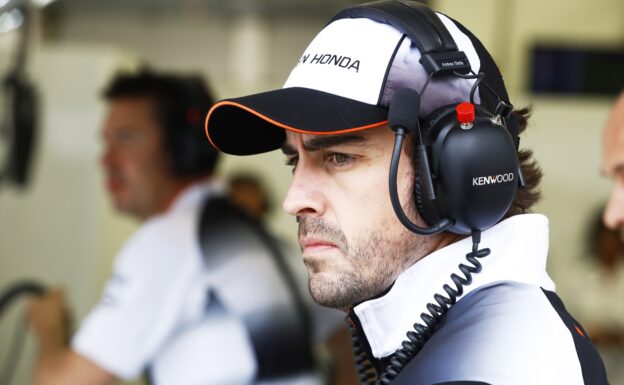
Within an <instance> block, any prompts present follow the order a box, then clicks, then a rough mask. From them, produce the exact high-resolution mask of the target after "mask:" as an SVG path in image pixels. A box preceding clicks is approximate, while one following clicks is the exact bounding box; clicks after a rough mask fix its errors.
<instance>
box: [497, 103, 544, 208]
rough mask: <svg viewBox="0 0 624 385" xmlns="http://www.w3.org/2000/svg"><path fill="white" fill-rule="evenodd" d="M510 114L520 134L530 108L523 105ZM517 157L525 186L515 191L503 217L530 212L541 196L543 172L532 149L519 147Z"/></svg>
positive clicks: (528, 115) (526, 121)
mask: <svg viewBox="0 0 624 385" xmlns="http://www.w3.org/2000/svg"><path fill="white" fill-rule="evenodd" d="M512 114H513V116H514V117H515V119H516V121H517V122H518V135H520V134H522V133H523V132H524V131H525V130H526V128H527V125H528V121H529V117H530V116H531V109H530V108H529V107H525V108H523V109H521V110H515V111H514V112H512ZM518 159H519V160H520V168H521V169H522V176H524V181H525V182H526V186H525V187H524V188H519V189H518V190H517V191H516V196H515V197H514V200H513V202H512V203H511V207H510V208H509V210H508V211H507V213H506V214H505V216H504V217H503V218H509V217H511V216H513V215H518V214H524V213H527V212H530V211H531V207H533V205H534V204H536V203H537V202H539V200H540V199H541V198H542V192H541V190H540V188H539V184H540V182H541V181H542V176H543V173H542V169H541V168H540V167H539V164H538V163H537V161H536V160H535V158H533V151H532V150H529V149H526V148H524V149H520V150H519V151H518Z"/></svg>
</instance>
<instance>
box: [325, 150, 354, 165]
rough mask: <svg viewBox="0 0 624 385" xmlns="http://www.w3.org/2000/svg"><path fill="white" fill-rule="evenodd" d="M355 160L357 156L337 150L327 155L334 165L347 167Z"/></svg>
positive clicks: (329, 161)
mask: <svg viewBox="0 0 624 385" xmlns="http://www.w3.org/2000/svg"><path fill="white" fill-rule="evenodd" d="M354 161H355V157H354V156H351V155H347V154H342V153H339V152H335V153H332V154H329V155H328V156H327V162H328V163H329V164H330V165H332V166H334V167H345V166H348V165H350V164H351V163H353V162H354Z"/></svg>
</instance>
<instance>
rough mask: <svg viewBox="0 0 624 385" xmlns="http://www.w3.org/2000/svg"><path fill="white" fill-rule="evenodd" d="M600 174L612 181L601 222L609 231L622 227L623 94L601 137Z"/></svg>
mask: <svg viewBox="0 0 624 385" xmlns="http://www.w3.org/2000/svg"><path fill="white" fill-rule="evenodd" d="M602 150H603V152H602V172H603V173H604V174H605V175H607V176H608V177H609V178H611V179H613V189H612V190H611V196H610V197H609V201H608V203H607V207H606V208H605V211H604V215H603V220H604V223H605V225H606V226H607V227H608V228H610V229H618V230H622V228H623V227H624V92H622V93H621V94H620V96H619V98H618V99H617V101H616V102H615V104H614V106H613V109H612V110H611V114H610V115H609V118H608V120H607V123H606V125H605V127H604V131H603V136H602Z"/></svg>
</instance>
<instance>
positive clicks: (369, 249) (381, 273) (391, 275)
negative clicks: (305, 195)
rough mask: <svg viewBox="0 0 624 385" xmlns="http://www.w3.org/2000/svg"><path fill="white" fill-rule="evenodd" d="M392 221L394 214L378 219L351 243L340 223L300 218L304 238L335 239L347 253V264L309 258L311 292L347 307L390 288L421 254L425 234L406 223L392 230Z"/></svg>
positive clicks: (316, 297)
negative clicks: (416, 231) (419, 234)
mask: <svg viewBox="0 0 624 385" xmlns="http://www.w3.org/2000/svg"><path fill="white" fill-rule="evenodd" d="M409 209H410V210H409V211H411V210H412V208H411V207H410V208H409ZM391 220H394V221H396V219H395V218H394V217H393V218H391V219H386V220H384V221H381V222H378V223H377V226H376V228H375V229H371V230H370V231H369V232H368V234H366V235H365V236H362V237H361V238H358V239H355V240H352V241H350V242H347V240H346V238H345V236H344V233H343V232H342V231H341V230H340V229H339V228H337V226H335V225H333V224H331V223H329V222H327V221H325V220H323V219H321V218H312V217H302V218H300V219H299V236H300V237H301V236H303V235H314V236H315V237H320V238H322V239H324V240H327V241H329V242H332V243H334V244H335V245H336V246H337V247H338V249H339V250H340V252H341V254H342V255H343V256H344V257H343V258H344V261H340V262H344V263H336V264H331V265H330V266H325V265H324V264H318V263H317V262H316V261H315V260H314V259H312V260H305V264H306V266H307V268H308V270H309V273H310V280H309V290H310V294H311V295H312V298H313V299H314V300H315V301H316V302H317V303H319V304H320V305H323V306H327V307H332V308H336V309H347V308H350V307H352V306H354V305H355V304H358V303H360V302H362V301H365V300H367V299H370V298H373V297H376V296H378V295H379V294H381V293H383V292H384V291H386V290H387V289H388V287H390V285H391V284H392V283H393V282H394V281H395V280H396V278H397V276H398V275H399V274H400V273H401V272H402V271H403V270H404V269H405V268H406V267H408V266H409V264H411V261H413V260H414V256H415V255H420V254H421V253H420V251H421V249H422V245H421V239H420V238H421V237H419V236H416V235H414V234H412V233H411V232H410V231H409V230H407V229H405V228H404V227H403V226H400V230H399V231H398V232H397V231H392V230H391V229H393V228H396V226H397V223H390V221H391ZM393 233H394V234H393Z"/></svg>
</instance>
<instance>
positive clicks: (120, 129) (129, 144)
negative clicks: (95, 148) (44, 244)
mask: <svg viewBox="0 0 624 385" xmlns="http://www.w3.org/2000/svg"><path fill="white" fill-rule="evenodd" d="M153 114H154V112H153V107H152V103H151V102H150V101H149V100H148V99H146V98H131V97H128V98H119V99H114V100H112V101H111V102H110V103H109V106H108V115H107V117H106V120H105V121H104V126H103V127H102V138H103V142H104V151H103V153H102V157H101V164H102V168H103V169H104V172H105V176H106V187H107V190H108V192H109V193H110V196H111V198H112V200H113V202H114V204H115V206H116V208H117V209H118V210H120V211H122V212H124V213H127V214H130V215H132V216H135V217H138V218H140V219H145V218H148V217H150V216H152V215H154V214H156V213H158V212H160V211H162V210H164V209H166V207H167V205H168V204H169V203H170V196H169V195H170V194H171V185H172V182H173V178H172V176H171V174H170V172H169V167H168V164H169V159H168V156H167V154H166V152H165V151H164V148H163V138H162V134H161V131H160V129H159V126H158V123H157V121H156V120H155V118H154V116H153Z"/></svg>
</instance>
